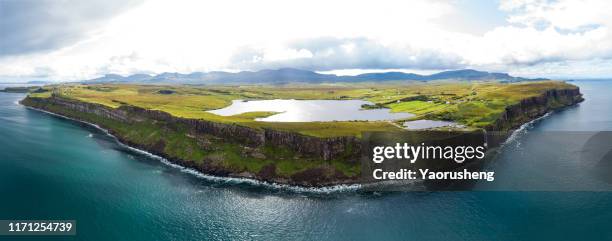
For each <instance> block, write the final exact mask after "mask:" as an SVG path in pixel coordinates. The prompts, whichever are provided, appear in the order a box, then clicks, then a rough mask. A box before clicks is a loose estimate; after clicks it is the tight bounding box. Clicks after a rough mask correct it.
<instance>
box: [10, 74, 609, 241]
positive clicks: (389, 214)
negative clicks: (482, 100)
mask: <svg viewBox="0 0 612 241" xmlns="http://www.w3.org/2000/svg"><path fill="white" fill-rule="evenodd" d="M572 83H573V84H576V85H578V86H579V87H580V88H581V91H582V93H583V94H584V98H585V101H584V102H582V103H580V104H579V105H577V106H574V107H569V108H566V109H564V110H561V111H557V112H554V113H551V114H549V115H547V116H545V117H543V118H541V119H538V120H537V121H534V122H531V123H529V124H526V125H524V126H523V127H522V128H521V129H520V130H519V131H517V132H516V133H515V134H514V135H513V136H512V138H511V139H509V140H508V141H507V143H505V144H504V146H503V147H502V148H500V150H499V153H498V158H496V160H494V161H492V162H490V163H488V164H487V166H486V167H485V168H486V169H489V170H492V171H495V173H496V174H495V175H496V180H495V181H493V182H490V183H482V184H477V185H475V186H473V187H470V188H466V189H465V190H461V191H438V192H424V191H420V192H380V193H379V192H366V191H362V190H360V189H359V188H358V187H355V186H340V187H334V188H327V189H304V188H298V187H291V186H280V185H272V184H266V183H259V182H255V181H252V180H244V179H225V178H216V177H211V176H207V175H202V174H199V173H197V172H194V171H193V170H189V169H184V168H181V167H178V166H175V165H169V164H168V163H167V162H166V161H165V160H163V159H160V158H157V157H155V156H152V155H149V154H147V153H143V152H139V151H137V150H134V149H131V148H128V147H126V146H124V145H121V144H119V143H118V142H117V141H116V140H115V139H114V138H113V137H111V136H109V135H107V134H106V133H105V132H104V131H102V130H100V129H97V128H95V127H92V126H90V125H87V124H84V123H79V122H76V121H72V120H68V119H64V118H61V117H58V116H54V115H50V114H48V113H43V112H39V111H36V110H31V109H27V108H25V107H23V106H21V105H19V104H18V101H19V100H20V99H22V98H23V97H24V96H25V95H24V94H15V93H0V220H16V219H31V220H40V219H54V220H76V235H74V236H55V237H51V236H27V237H17V236H0V240H87V241H95V240H132V241H137V240H146V241H151V240H612V228H610V225H611V222H612V184H611V183H612V182H611V181H610V178H609V177H610V176H612V164H610V162H612V155H610V154H609V153H610V150H612V148H610V147H609V143H612V142H609V140H610V139H608V138H609V137H608V136H609V135H608V134H607V133H608V131H612V95H611V94H610V93H612V80H580V81H574V82H572ZM607 148H610V149H607Z"/></svg>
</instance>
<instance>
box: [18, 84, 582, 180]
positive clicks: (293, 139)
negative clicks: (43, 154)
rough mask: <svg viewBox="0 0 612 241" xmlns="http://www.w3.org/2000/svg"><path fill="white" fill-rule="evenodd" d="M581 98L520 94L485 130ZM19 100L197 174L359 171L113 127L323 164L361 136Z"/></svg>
mask: <svg viewBox="0 0 612 241" xmlns="http://www.w3.org/2000/svg"><path fill="white" fill-rule="evenodd" d="M582 100H583V98H582V94H580V90H579V89H578V88H573V89H560V90H557V89H553V90H548V91H546V92H544V93H543V94H541V95H539V96H535V97H530V98H526V99H523V100H522V101H520V102H519V103H517V104H514V105H511V106H508V107H506V109H505V111H504V112H503V113H502V114H501V116H500V117H499V119H497V120H496V121H495V123H494V124H492V125H490V126H488V127H486V128H485V129H486V130H487V131H488V132H489V133H495V132H501V133H509V132H511V131H512V130H513V129H516V128H517V127H519V126H520V125H522V124H524V123H526V122H529V121H531V120H533V119H535V118H538V117H540V116H542V115H544V114H546V113H547V112H550V111H553V110H556V109H559V108H564V107H567V106H571V105H574V104H576V103H579V102H581V101H582ZM21 103H22V104H23V105H26V106H30V107H34V108H37V109H42V110H46V111H49V112H52V113H56V114H60V115H63V116H67V117H70V118H73V119H77V120H81V121H86V122H92V123H94V124H97V125H99V126H101V127H102V128H104V129H107V130H108V131H109V132H110V133H111V134H113V135H114V136H116V137H117V138H118V139H119V140H120V141H121V142H123V143H125V144H127V145H130V146H133V147H136V148H139V149H143V150H146V151H148V152H151V153H153V154H156V155H159V156H162V157H165V158H166V159H168V160H170V161H171V162H174V163H177V164H180V165H182V166H186V167H191V168H194V169H197V170H199V171H201V172H203V173H207V174H212V175H218V176H234V177H248V178H254V179H258V180H263V181H269V182H276V183H287V184H292V185H300V186H328V185H334V184H346V183H356V182H359V181H360V180H359V177H360V175H353V176H348V175H345V173H343V172H341V171H339V170H337V169H335V168H334V167H332V165H329V164H324V165H319V166H315V167H310V168H305V169H303V170H301V171H298V172H295V173H292V174H290V175H282V174H279V173H278V170H279V169H278V168H277V166H276V164H274V163H272V164H268V165H266V166H263V167H261V168H260V170H259V171H249V170H245V169H243V168H236V167H235V166H231V165H227V164H224V162H223V160H222V157H220V159H219V157H217V159H215V158H207V157H204V158H200V159H195V158H185V157H182V156H180V155H176V154H173V153H170V152H168V148H167V147H168V145H170V143H169V141H170V139H169V137H161V138H160V139H159V140H157V141H155V142H146V141H143V140H141V139H138V138H130V137H129V136H125V135H124V132H121V131H120V130H119V129H120V128H117V126H115V125H113V124H112V123H120V124H119V125H122V126H123V128H128V129H129V128H130V127H131V126H136V125H138V123H145V122H147V123H151V122H152V123H155V124H156V125H157V126H159V127H160V128H162V129H169V130H176V131H178V130H184V129H187V131H186V134H185V135H187V136H189V138H194V139H197V140H198V143H199V144H198V147H196V148H201V149H204V150H206V151H209V150H211V149H214V148H211V147H210V143H211V142H213V143H221V144H226V143H230V144H231V145H235V146H236V147H237V148H238V149H240V150H241V151H240V155H242V156H244V157H255V158H257V159H269V158H272V159H273V158H275V156H274V155H275V153H274V151H273V152H268V153H267V154H266V155H264V154H262V151H261V150H263V149H264V148H266V147H270V146H272V147H274V148H278V147H281V148H285V149H288V150H290V151H291V152H292V153H293V154H292V156H291V161H295V162H302V163H303V162H304V161H305V160H320V161H323V162H324V163H331V161H336V162H341V163H345V164H346V165H353V166H357V165H359V159H360V155H361V154H362V151H363V149H364V148H365V147H363V145H364V144H363V143H362V140H360V139H359V138H356V137H350V136H348V137H334V138H319V137H312V136H306V135H301V134H299V133H294V132H287V131H279V130H274V129H255V128H250V127H245V126H241V125H237V124H227V123H218V122H212V121H205V120H197V119H187V118H179V117H175V116H172V115H170V114H168V113H166V112H162V111H157V110H148V109H143V108H140V107H136V106H130V105H122V106H120V107H118V108H110V107H107V106H104V105H100V104H95V103H88V102H83V101H78V100H74V99H68V98H64V97H60V96H55V95H52V97H49V98H32V97H26V98H25V99H24V100H22V101H21ZM506 137H507V135H496V136H494V137H489V139H488V142H495V143H491V144H492V145H490V146H493V145H495V144H496V143H497V144H498V143H500V142H503V141H504V140H505V138H506Z"/></svg>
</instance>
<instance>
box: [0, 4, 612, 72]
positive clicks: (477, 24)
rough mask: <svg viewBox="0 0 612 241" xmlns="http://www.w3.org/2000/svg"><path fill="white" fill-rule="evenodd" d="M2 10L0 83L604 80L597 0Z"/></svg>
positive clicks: (610, 34) (604, 30) (606, 67)
mask: <svg viewBox="0 0 612 241" xmlns="http://www.w3.org/2000/svg"><path fill="white" fill-rule="evenodd" d="M132 6H134V7H132ZM26 9H27V11H25V10H26ZM126 9H130V10H129V11H125V10H126ZM0 11H2V12H0V34H1V36H3V37H2V38H0V51H1V52H0V77H2V76H4V77H7V76H8V77H15V76H17V77H22V78H24V79H27V78H32V77H35V76H41V75H44V74H47V75H48V76H47V77H48V78H50V79H57V80H78V79H87V78H93V77H97V76H100V75H103V74H106V73H119V74H123V75H128V74H133V73H160V72H182V73H187V72H193V71H211V70H244V69H249V70H257V69H266V68H281V67H294V68H302V69H309V70H316V71H329V70H338V69H417V70H418V69H420V70H437V69H455V68H476V69H483V70H490V71H503V72H510V73H513V74H514V73H520V74H522V75H529V76H540V75H542V77H546V76H551V75H552V74H553V73H555V70H558V71H559V72H563V73H568V72H571V71H569V70H571V69H572V68H575V69H574V72H575V73H583V74H584V76H588V77H592V76H593V75H589V73H594V74H596V75H597V76H605V75H607V76H612V65H610V64H611V63H612V61H611V60H612V16H611V15H610V14H609V13H610V12H612V3H610V2H609V1H605V0H558V1H543V0H502V1H501V2H500V4H499V6H497V5H492V4H491V2H490V1H487V4H486V5H483V4H478V2H472V1H470V2H469V4H466V1H425V0H415V1H393V0H381V1H380V2H378V1H377V2H372V1H350V2H346V1H325V0H309V1H305V0H302V1H300V0H297V1H274V0H260V1H249V0H227V1H163V0H148V1H145V2H144V3H142V4H137V3H131V4H128V5H125V4H123V2H119V1H118V0H114V1H110V2H109V1H102V0H95V1H93V2H91V1H88V2H83V1H74V2H70V1H69V2H66V1H54V0H49V1H36V2H34V1H32V0H26V1H25V2H20V1H1V0H0ZM483 11H484V12H486V14H483ZM465 16H469V19H466V17H465ZM5 36H8V37H5ZM588 63H594V64H596V65H597V66H598V68H597V69H596V70H593V69H592V68H590V67H589V66H591V65H590V64H588ZM606 71H607V72H606ZM37 78H38V77H37Z"/></svg>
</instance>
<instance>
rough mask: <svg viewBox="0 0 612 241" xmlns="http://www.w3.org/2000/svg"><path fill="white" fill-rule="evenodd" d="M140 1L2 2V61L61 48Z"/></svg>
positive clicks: (11, 0)
mask: <svg viewBox="0 0 612 241" xmlns="http://www.w3.org/2000/svg"><path fill="white" fill-rule="evenodd" d="M139 2H140V0H129V1H122V0H93V1H80V0H0V57H3V56H8V55H20V54H27V53H32V52H38V51H47V50H54V49H57V48H61V47H64V46H67V45H70V44H73V43H75V42H76V41H78V40H80V39H81V38H83V37H85V36H86V35H87V34H88V33H91V31H92V30H95V28H97V27H99V26H100V24H101V23H103V22H104V21H106V20H109V19H110V18H112V17H113V16H116V15H117V14H119V13H121V12H122V11H123V10H125V9H128V8H129V7H132V6H134V5H136V4H137V3H139Z"/></svg>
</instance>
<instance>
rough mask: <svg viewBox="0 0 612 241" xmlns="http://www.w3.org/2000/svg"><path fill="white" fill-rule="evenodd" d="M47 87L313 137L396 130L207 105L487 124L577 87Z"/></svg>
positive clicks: (549, 84) (86, 97) (380, 124)
mask: <svg viewBox="0 0 612 241" xmlns="http://www.w3.org/2000/svg"><path fill="white" fill-rule="evenodd" d="M45 88H47V89H49V90H50V91H48V92H42V93H32V94H31V96H34V97H47V96H50V93H52V92H54V93H57V94H60V95H61V96H63V97H66V98H71V99H76V100H81V101H86V102H93V103H99V104H102V105H105V106H109V107H113V108H117V107H119V106H121V105H123V104H129V105H134V106H139V107H143V108H147V109H152V110H160V111H164V112H168V113H170V114H172V115H174V116H178V117H184V118H194V119H204V120H210V121H216V122H222V123H235V124H238V125H243V126H248V127H252V128H274V129H279V130H286V131H295V132H299V133H302V134H305V135H312V136H318V137H332V136H346V135H352V136H360V135H361V133H362V132H363V131H393V130H400V128H399V127H398V124H401V122H402V121H403V120H399V121H395V122H394V123H392V122H389V121H342V122H340V121H339V122H305V123H295V122H291V123H282V122H260V121H255V120H254V119H255V118H260V117H266V116H270V115H273V114H275V113H273V112H251V113H243V114H239V115H234V116H219V115H215V114H212V113H208V112H207V111H208V110H213V109H219V108H223V107H226V106H228V105H230V104H231V101H232V100H236V99H246V100H261V99H305V100H308V99H328V100H343V99H363V100H367V101H371V102H373V103H374V104H376V105H378V106H382V107H386V108H390V109H391V111H392V112H408V113H413V114H415V115H416V116H414V117H412V118H411V119H433V120H451V121H455V122H458V123H460V124H463V125H465V126H467V127H468V128H480V127H484V126H486V125H488V124H490V123H492V122H493V121H494V120H495V119H497V118H498V117H499V115H500V114H501V113H502V112H503V110H504V108H505V107H506V106H508V105H511V104H515V103H518V102H519V101H520V100H521V99H524V98H527V97H530V96H536V95H539V94H541V93H542V92H543V91H546V90H549V89H567V88H576V87H575V86H573V85H570V84H567V83H564V82H559V81H541V82H521V83H512V84H506V83H496V82H433V83H411V84H397V83H396V84H378V85H372V84H360V85H348V84H335V85H300V86H293V85H289V86H241V87H235V86H234V87H229V86H152V85H120V84H98V85H80V84H71V85H55V86H47V87H45Z"/></svg>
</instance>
